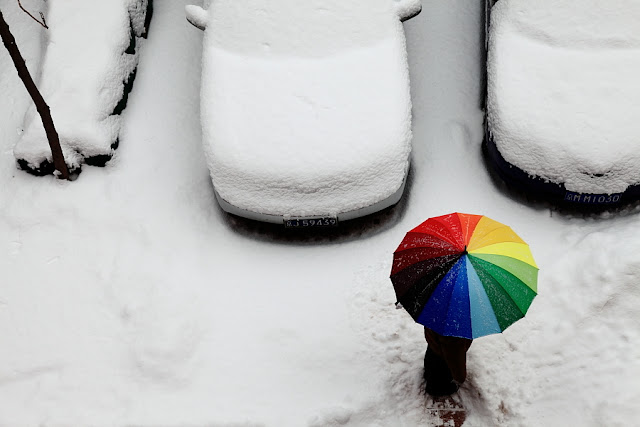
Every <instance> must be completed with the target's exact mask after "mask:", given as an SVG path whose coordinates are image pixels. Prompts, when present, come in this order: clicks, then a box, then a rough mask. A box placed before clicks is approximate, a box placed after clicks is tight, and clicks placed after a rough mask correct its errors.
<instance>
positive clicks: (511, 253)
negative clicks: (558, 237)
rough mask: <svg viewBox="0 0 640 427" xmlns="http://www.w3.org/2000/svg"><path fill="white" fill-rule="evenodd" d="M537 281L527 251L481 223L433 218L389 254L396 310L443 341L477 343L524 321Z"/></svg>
mask: <svg viewBox="0 0 640 427" xmlns="http://www.w3.org/2000/svg"><path fill="white" fill-rule="evenodd" d="M537 281H538V267H537V265H536V263H535V261H534V260H533V256H532V255H531V251H530V250H529V246H528V245H527V244H526V243H525V242H524V241H523V240H522V239H521V238H520V237H518V235H517V234H516V233H515V232H514V231H513V230H512V229H511V228H510V227H508V226H506V225H504V224H501V223H499V222H497V221H494V220H492V219H491V218H488V217H486V216H483V215H471V214H463V213H452V214H449V215H443V216H439V217H434V218H430V219H428V220H426V221H425V222H423V223H422V224H420V225H419V226H417V227H416V228H414V229H413V230H411V231H409V232H408V233H407V235H406V236H405V237H404V239H403V240H402V243H400V246H398V249H396V251H395V252H394V254H393V266H392V269H391V282H392V283H393V287H394V288H395V291H396V297H397V301H398V302H397V303H396V304H398V303H399V304H401V305H402V307H404V308H405V309H406V310H407V311H408V312H409V314H410V315H411V317H413V319H414V320H415V321H416V322H418V323H420V324H422V325H424V326H426V327H428V328H430V329H432V330H434V331H435V332H437V333H439V334H441V335H447V336H455V337H462V338H469V339H474V338H478V337H481V336H484V335H489V334H495V333H500V332H502V331H504V330H505V329H506V328H507V327H509V326H510V325H511V324H513V323H514V322H515V321H517V320H518V319H520V318H522V317H524V315H525V313H526V312H527V310H528V309H529V306H530V305H531V302H532V301H533V298H534V297H535V296H536V295H537Z"/></svg>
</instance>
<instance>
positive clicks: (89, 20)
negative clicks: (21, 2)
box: [14, 0, 152, 175]
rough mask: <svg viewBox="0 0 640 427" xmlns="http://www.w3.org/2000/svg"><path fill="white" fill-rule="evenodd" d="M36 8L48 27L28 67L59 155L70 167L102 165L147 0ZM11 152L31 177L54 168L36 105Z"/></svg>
mask: <svg viewBox="0 0 640 427" xmlns="http://www.w3.org/2000/svg"><path fill="white" fill-rule="evenodd" d="M41 6H42V9H41V11H42V12H43V16H46V24H47V25H48V29H47V30H45V32H44V34H43V40H44V43H43V48H42V51H43V52H42V53H43V59H42V61H41V68H40V69H39V70H31V73H32V75H33V77H34V78H36V77H37V85H38V88H39V90H40V92H41V94H42V95H43V97H44V100H45V102H46V103H47V104H48V106H49V108H50V110H51V116H52V118H53V122H54V125H55V127H56V131H57V133H58V136H59V139H60V145H61V148H62V152H63V154H64V157H65V161H66V163H67V166H68V167H69V169H70V171H76V172H78V171H79V170H80V168H81V166H82V164H83V163H86V164H89V165H95V166H104V165H105V163H106V162H107V161H108V160H109V159H111V157H112V155H113V152H114V150H115V149H116V148H117V146H118V141H119V134H120V127H121V122H122V118H121V113H122V111H123V110H124V108H125V106H126V104H127V99H128V95H129V92H130V91H131V89H132V86H133V80H134V78H135V73H136V69H137V65H138V56H139V51H140V49H139V46H140V40H141V38H144V37H146V34H147V29H148V26H149V21H150V19H151V10H152V9H151V8H152V0H109V1H98V0H93V1H87V0H48V1H47V2H42V3H41ZM34 13H35V11H34ZM33 25H34V26H35V27H34V28H39V27H38V25H37V24H36V23H33ZM34 31H35V30H34ZM89 34H90V35H91V37H87V36H85V35H89ZM14 156H15V157H16V160H17V162H18V166H19V167H20V168H21V169H23V170H26V171H28V172H30V173H33V174H35V175H45V174H49V173H53V171H54V166H53V161H52V155H51V149H50V147H49V143H48V140H47V137H46V134H45V131H44V127H43V125H42V121H41V119H40V116H39V115H38V113H37V112H36V108H35V106H31V108H30V109H29V111H28V112H27V114H26V117H25V124H24V130H23V133H22V135H21V137H20V139H19V140H18V142H17V144H16V146H15V148H14Z"/></svg>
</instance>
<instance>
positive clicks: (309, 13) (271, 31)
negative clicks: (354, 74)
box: [209, 0, 400, 57]
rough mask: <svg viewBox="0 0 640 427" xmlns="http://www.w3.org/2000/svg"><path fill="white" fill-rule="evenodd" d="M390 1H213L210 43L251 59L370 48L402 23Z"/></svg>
mask: <svg viewBox="0 0 640 427" xmlns="http://www.w3.org/2000/svg"><path fill="white" fill-rule="evenodd" d="M392 6H393V0H350V1H342V0H304V1H301V0H280V1H265V0H245V1H238V0H216V1H215V2H213V3H212V4H211V6H210V7H209V12H210V13H211V25H210V28H211V30H212V31H210V32H209V33H210V37H213V42H214V45H215V46H217V47H219V48H222V49H225V50H228V51H231V52H236V53H241V54H251V55H258V56H260V55H273V54H279V55H291V56H296V57H309V56H311V57H317V56H324V55H331V54H333V53H336V52H339V51H343V50H350V49H356V48H361V47H365V46H370V45H374V44H376V43H377V42H379V41H382V40H384V39H385V38H388V37H392V36H393V33H394V30H395V29H396V26H397V25H400V23H399V22H398V21H397V19H393V17H394V14H393V13H390V9H391V8H392Z"/></svg>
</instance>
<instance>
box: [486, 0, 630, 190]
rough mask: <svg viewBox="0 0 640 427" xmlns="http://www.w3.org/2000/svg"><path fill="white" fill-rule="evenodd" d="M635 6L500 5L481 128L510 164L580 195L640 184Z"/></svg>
mask: <svg viewBox="0 0 640 427" xmlns="http://www.w3.org/2000/svg"><path fill="white" fill-rule="evenodd" d="M638 22H640V1H638V0H616V1H604V2H603V1H598V0H579V1H578V0H561V1H559V0H537V1H535V2H532V1H529V0H500V1H498V2H497V3H496V4H495V6H494V7H493V8H492V10H491V27H490V40H489V56H488V63H487V67H488V69H487V71H488V111H489V126H490V130H491V132H492V135H493V138H494V140H495V143H496V146H497V147H498V149H499V150H500V152H501V154H502V155H503V157H504V158H505V160H507V161H508V162H509V163H511V164H513V165H515V166H518V167H519V168H521V169H523V170H524V171H526V172H528V173H530V174H532V175H537V176H540V177H543V178H545V179H549V180H551V181H553V182H558V183H564V184H565V187H566V188H567V189H568V190H570V191H576V192H582V193H617V192H623V191H624V190H625V189H626V188H627V187H628V186H629V185H631V184H636V183H639V182H640V148H639V147H640V120H638V117H640V103H638V101H637V100H638V99H640V80H639V79H638V75H639V74H640V26H638V25H637V23H638Z"/></svg>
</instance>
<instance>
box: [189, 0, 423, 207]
mask: <svg viewBox="0 0 640 427" xmlns="http://www.w3.org/2000/svg"><path fill="white" fill-rule="evenodd" d="M240 3H241V4H240ZM208 15H209V22H208V25H207V31H206V33H205V41H204V44H205V45H204V52H203V77H202V91H201V98H202V99H201V103H202V111H201V115H202V125H203V138H204V146H205V153H206V156H207V160H208V164H209V168H210V171H211V175H212V179H213V182H214V185H215V187H216V191H217V192H218V194H219V195H220V197H221V198H222V199H224V200H225V201H226V202H228V203H230V204H232V205H234V206H236V207H238V208H240V209H244V210H249V211H253V212H260V213H264V214H269V215H282V216H288V215H291V216H310V215H336V214H338V213H341V212H347V211H351V210H356V209H360V208H363V207H366V206H369V205H372V204H374V203H377V202H380V201H382V200H385V199H387V198H388V197H390V196H391V195H393V194H394V193H395V192H396V191H397V190H398V189H399V188H400V187H401V186H402V184H403V182H404V179H405V176H406V173H407V170H408V165H409V154H410V149H411V147H410V141H411V98H410V93H409V75H408V65H407V57H406V48H405V38H404V32H403V28H402V24H401V23H400V20H399V19H398V16H397V14H396V12H395V10H394V9H393V2H391V1H389V0H375V1H370V0H358V1H354V2H341V1H316V0H314V1H307V2H298V1H293V0H291V1H281V2H263V1H246V2H237V1H230V0H226V1H223V0H221V1H219V2H214V3H213V4H212V6H211V7H210V9H209V13H208Z"/></svg>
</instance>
